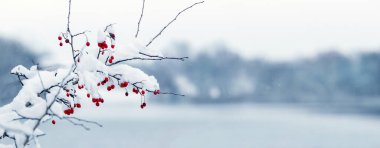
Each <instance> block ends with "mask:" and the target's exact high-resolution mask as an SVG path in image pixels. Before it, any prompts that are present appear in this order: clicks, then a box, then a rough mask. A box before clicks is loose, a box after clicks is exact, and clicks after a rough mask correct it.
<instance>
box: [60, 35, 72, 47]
mask: <svg viewBox="0 0 380 148" xmlns="http://www.w3.org/2000/svg"><path fill="white" fill-rule="evenodd" d="M58 40H59V41H61V42H59V46H63V43H62V37H61V36H58ZM65 43H70V40H69V39H65Z"/></svg>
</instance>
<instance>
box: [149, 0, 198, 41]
mask: <svg viewBox="0 0 380 148" xmlns="http://www.w3.org/2000/svg"><path fill="white" fill-rule="evenodd" d="M201 3H204V1H201V2H197V3H194V4H193V5H191V6H189V7H187V8H185V9H183V10H182V11H180V12H179V13H178V14H177V15H176V16H175V17H174V19H172V20H171V21H170V22H169V23H168V24H167V25H166V26H164V28H162V29H161V31H160V32H159V33H158V34H157V35H156V36H155V37H153V39H152V40H150V41H149V43H148V44H146V45H145V46H146V47H148V46H149V45H150V44H151V43H152V42H153V41H154V40H155V39H156V38H157V37H158V36H160V35H161V33H162V32H163V31H164V30H165V29H166V28H167V27H169V25H170V24H172V23H173V22H174V21H175V20H177V18H178V16H179V15H181V13H183V12H185V11H186V10H188V9H190V8H192V7H194V6H195V5H198V4H201Z"/></svg>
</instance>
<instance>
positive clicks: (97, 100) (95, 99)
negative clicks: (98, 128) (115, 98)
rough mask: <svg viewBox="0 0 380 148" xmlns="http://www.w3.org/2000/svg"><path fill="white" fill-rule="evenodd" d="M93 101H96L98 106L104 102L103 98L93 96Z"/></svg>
mask: <svg viewBox="0 0 380 148" xmlns="http://www.w3.org/2000/svg"><path fill="white" fill-rule="evenodd" d="M92 102H93V103H95V105H96V106H100V103H104V99H103V98H92Z"/></svg>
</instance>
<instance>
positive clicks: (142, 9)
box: [135, 0, 145, 38]
mask: <svg viewBox="0 0 380 148" xmlns="http://www.w3.org/2000/svg"><path fill="white" fill-rule="evenodd" d="M142 4H143V5H142V8H141V15H140V19H139V22H138V23H137V31H136V35H135V38H137V36H138V35H139V31H140V23H141V20H142V17H143V15H144V7H145V0H143V3H142Z"/></svg>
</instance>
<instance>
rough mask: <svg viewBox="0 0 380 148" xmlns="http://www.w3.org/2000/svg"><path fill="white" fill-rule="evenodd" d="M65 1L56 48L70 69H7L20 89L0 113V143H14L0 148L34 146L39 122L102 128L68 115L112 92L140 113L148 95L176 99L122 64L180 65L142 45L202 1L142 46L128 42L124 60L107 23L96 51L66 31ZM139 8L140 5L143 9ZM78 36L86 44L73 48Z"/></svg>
mask: <svg viewBox="0 0 380 148" xmlns="http://www.w3.org/2000/svg"><path fill="white" fill-rule="evenodd" d="M68 1H69V11H68V17H67V28H66V31H65V32H62V33H60V34H59V35H58V41H59V46H61V47H63V45H67V46H65V48H70V49H71V54H72V60H73V63H72V64H71V66H69V65H64V66H62V67H57V68H55V69H53V70H51V69H49V70H44V69H42V68H41V67H40V66H39V64H36V65H34V66H32V67H30V68H26V67H24V66H22V65H18V66H16V67H14V68H13V69H12V71H11V74H14V75H16V76H17V77H18V79H19V82H20V84H21V85H22V89H21V90H20V91H19V93H18V94H17V96H16V97H15V98H14V99H13V101H12V102H11V103H9V104H7V105H5V106H3V107H1V108H0V140H1V139H3V138H4V137H8V138H9V139H11V140H13V141H14V142H15V143H14V144H13V145H12V144H11V145H10V146H9V145H3V144H2V143H1V142H2V141H0V147H5V146H6V147H12V148H13V147H17V148H23V147H29V145H30V144H31V143H32V142H35V144H36V145H39V143H38V140H37V138H38V137H40V136H44V135H45V134H44V132H42V131H41V130H40V129H39V127H40V124H41V123H43V122H45V121H51V124H53V125H55V124H56V123H57V121H56V119H60V120H67V121H69V122H70V123H72V124H73V125H75V126H81V127H83V128H84V129H86V130H89V128H88V127H87V126H86V124H84V123H87V124H94V125H97V126H99V127H102V125H101V124H99V123H97V122H94V121H88V120H84V119H80V118H77V117H75V116H73V115H74V113H75V112H76V111H75V110H77V109H81V108H82V107H83V106H82V104H81V103H80V102H82V101H86V99H87V100H91V101H92V103H94V104H95V106H97V107H99V106H100V104H103V103H104V102H105V99H104V98H103V97H102V95H103V94H104V93H108V92H110V91H113V90H120V91H123V90H124V91H123V92H125V96H129V91H132V92H133V93H134V94H136V95H137V96H140V101H141V104H140V108H141V109H144V108H145V107H146V106H147V103H146V96H147V94H148V93H152V94H153V95H158V94H170V95H180V94H175V93H168V92H161V91H160V87H159V84H158V82H157V80H156V78H155V77H154V76H151V75H148V74H146V73H145V72H143V71H142V70H140V69H139V68H135V67H132V66H130V65H128V64H127V61H131V60H151V61H159V60H167V59H169V60H180V61H184V60H185V59H187V58H188V57H166V56H163V55H162V53H161V52H159V51H158V50H153V49H150V48H148V46H149V45H150V44H151V43H152V42H153V41H154V40H155V39H156V38H157V37H158V36H160V35H161V34H162V32H163V31H164V30H165V29H166V28H167V27H168V26H169V25H170V24H172V23H173V22H174V21H175V20H176V19H177V17H178V16H179V15H180V14H181V13H183V12H184V11H186V10H187V9H190V8H191V7H193V6H195V5H197V4H200V3H203V1H202V2H197V3H195V4H193V5H191V6H189V7H187V8H185V9H184V10H182V11H180V12H179V13H178V14H177V15H176V17H175V18H174V19H172V20H171V21H170V22H169V23H168V24H167V25H166V26H164V27H163V29H162V30H161V31H160V32H159V33H158V34H157V35H156V36H154V37H153V38H152V39H151V40H150V41H149V43H148V44H146V45H142V44H141V43H140V42H138V41H137V40H133V39H132V40H131V41H130V42H129V44H130V45H132V46H131V47H128V49H127V50H129V51H133V52H130V53H129V52H128V55H127V56H125V55H123V54H120V53H125V52H126V51H125V49H124V51H122V52H120V50H116V46H115V44H116V42H115V39H116V36H115V32H114V29H113V24H111V25H108V26H106V27H105V29H104V30H101V31H99V32H98V38H97V45H98V46H97V47H90V45H91V43H90V42H91V41H89V38H88V37H87V33H88V32H89V31H84V32H81V33H77V34H74V33H72V31H71V29H70V14H71V13H70V12H71V0H68ZM144 3H145V0H144V1H143V5H144ZM143 11H144V7H143V9H142V13H141V16H140V20H139V22H138V29H137V32H136V35H135V38H136V39H137V36H138V32H139V30H140V29H139V28H140V22H141V19H142V17H143ZM82 36H84V37H85V39H86V40H85V42H84V44H82V45H83V47H82V48H81V49H78V47H77V46H75V45H74V44H73V43H74V42H76V40H75V39H76V38H77V37H82ZM76 45H77V44H76ZM95 45H96V44H95ZM109 45H110V46H109ZM92 51H95V52H92ZM102 90H104V91H102ZM105 90H107V91H105ZM180 96H184V95H180ZM106 97H107V96H106ZM37 147H39V146H37Z"/></svg>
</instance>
